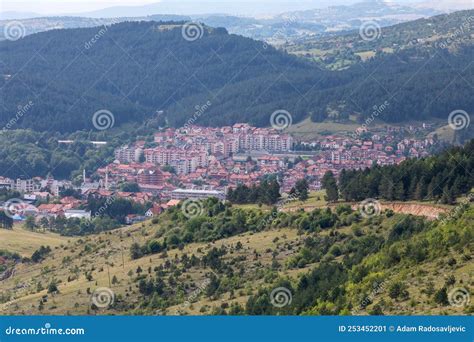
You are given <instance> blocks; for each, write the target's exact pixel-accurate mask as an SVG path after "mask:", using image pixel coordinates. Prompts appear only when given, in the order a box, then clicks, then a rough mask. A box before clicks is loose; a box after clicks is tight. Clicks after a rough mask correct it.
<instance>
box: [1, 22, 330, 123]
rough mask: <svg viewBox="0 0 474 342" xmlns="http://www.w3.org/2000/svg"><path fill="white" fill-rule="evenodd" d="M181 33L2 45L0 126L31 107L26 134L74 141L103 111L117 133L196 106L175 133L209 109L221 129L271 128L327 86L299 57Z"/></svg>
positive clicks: (58, 36) (144, 29) (160, 26)
mask: <svg viewBox="0 0 474 342" xmlns="http://www.w3.org/2000/svg"><path fill="white" fill-rule="evenodd" d="M182 27H183V26H182V23H172V22H167V23H161V22H160V23H157V22H128V23H120V24H115V25H112V26H109V27H106V28H104V27H96V28H81V29H68V30H53V31H48V32H43V33H38V34H34V35H30V36H26V37H25V38H23V39H20V40H18V41H13V42H12V41H5V42H2V43H1V44H0V56H1V60H2V63H1V64H0V70H1V71H0V74H1V75H3V78H2V79H1V81H0V82H1V87H2V91H3V94H2V95H3V101H4V106H2V107H1V109H0V111H1V113H0V120H1V124H2V125H4V124H5V123H6V122H7V121H8V120H10V119H11V117H12V116H13V114H14V113H15V112H16V111H17V106H18V105H22V104H23V105H24V104H26V103H28V102H29V101H30V100H31V101H32V102H33V103H34V104H33V105H32V106H31V109H30V110H29V111H28V113H27V114H25V115H24V116H23V117H22V118H21V119H20V120H19V121H18V122H17V125H18V127H21V126H23V127H31V128H34V129H39V130H57V131H75V130H78V129H84V128H93V125H92V116H93V114H94V113H95V112H96V111H97V110H100V109H107V110H109V111H111V112H112V113H113V114H114V116H115V125H116V126H117V125H119V124H121V123H123V122H126V121H138V122H141V121H143V120H146V119H150V118H152V117H153V116H154V115H156V112H157V111H160V110H166V109H167V108H168V107H170V106H172V105H175V104H176V103H177V102H181V101H183V100H185V99H186V98H189V97H191V96H194V97H195V102H193V103H192V107H191V108H190V110H184V109H183V108H180V110H179V115H176V116H175V115H168V119H169V120H170V124H176V125H178V124H183V123H184V122H185V121H186V120H188V119H189V118H190V117H191V116H192V114H193V113H194V111H195V109H194V107H195V106H199V105H204V104H206V103H207V102H208V101H210V103H211V104H212V105H211V108H212V111H211V112H210V115H216V113H218V115H219V119H220V120H219V122H215V123H216V124H217V123H224V122H232V121H236V120H239V121H246V120H248V121H253V120H252V118H255V117H254V114H256V113H261V115H262V116H263V117H266V120H265V119H262V120H258V121H259V122H258V123H259V124H261V125H263V124H265V125H268V122H269V121H268V118H269V117H270V115H271V113H272V112H273V111H275V110H277V109H279V108H280V107H284V108H286V107H288V106H290V107H293V106H295V105H296V102H297V101H298V100H299V96H297V94H298V93H305V92H307V91H308V90H309V88H310V87H311V86H312V85H313V84H314V83H315V81H316V80H321V79H322V80H324V78H325V77H329V73H328V72H324V71H320V70H319V69H317V68H313V67H311V66H309V65H308V64H306V62H303V61H300V60H298V59H297V58H296V57H294V56H290V55H288V54H285V53H281V52H278V51H277V50H275V49H274V48H272V47H270V46H266V45H265V46H264V44H263V43H262V42H258V41H254V40H252V39H249V38H244V37H241V36H236V35H229V34H228V33H227V31H226V30H225V29H211V28H209V27H202V26H201V27H199V26H196V27H191V28H190V31H189V33H188V34H189V37H188V36H186V35H183V32H182ZM193 29H195V31H194V32H193V31H192V30H193ZM193 34H196V35H197V36H192V35H193ZM200 35H202V37H200ZM185 38H188V39H185ZM323 84H326V85H327V86H329V85H330V84H331V83H330V82H326V81H324V82H323ZM270 87H272V89H274V90H273V91H271V90H269V91H268V92H267V93H266V95H268V94H269V93H272V94H273V95H275V96H272V97H271V99H269V98H268V96H265V98H264V99H263V100H262V101H260V102H259V101H258V98H259V96H260V95H264V92H265V91H266V90H267V88H270ZM238 90H241V91H242V94H241V95H240V96H239V97H238V98H234V99H233V100H232V103H222V101H221V102H219V99H227V97H228V95H229V94H230V92H231V91H238ZM254 102H255V103H254ZM229 108H231V109H232V110H231V111H229V110H228V109H229ZM248 108H250V109H251V110H250V109H248ZM206 115H207V113H206ZM214 119H215V118H212V120H214ZM209 120H211V118H209ZM212 120H211V121H212Z"/></svg>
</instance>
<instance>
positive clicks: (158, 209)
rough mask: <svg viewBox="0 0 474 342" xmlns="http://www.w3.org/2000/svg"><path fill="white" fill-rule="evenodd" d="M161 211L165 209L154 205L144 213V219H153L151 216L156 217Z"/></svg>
mask: <svg viewBox="0 0 474 342" xmlns="http://www.w3.org/2000/svg"><path fill="white" fill-rule="evenodd" d="M163 211H165V208H164V207H162V206H160V205H157V204H156V203H154V204H153V206H152V207H151V208H150V209H148V210H147V211H146V213H145V216H146V217H153V216H158V215H160V214H161V213H162V212H163Z"/></svg>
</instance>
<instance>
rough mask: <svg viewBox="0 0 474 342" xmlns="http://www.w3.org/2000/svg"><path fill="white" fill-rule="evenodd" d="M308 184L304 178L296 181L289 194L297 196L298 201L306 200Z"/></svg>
mask: <svg viewBox="0 0 474 342" xmlns="http://www.w3.org/2000/svg"><path fill="white" fill-rule="evenodd" d="M308 193H309V185H308V181H307V180H306V178H303V179H300V180H298V181H296V183H295V186H294V187H293V188H292V189H291V191H290V195H296V196H298V199H299V200H300V201H303V202H304V201H306V200H307V199H308V197H309V196H308Z"/></svg>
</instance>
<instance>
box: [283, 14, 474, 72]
mask: <svg viewBox="0 0 474 342" xmlns="http://www.w3.org/2000/svg"><path fill="white" fill-rule="evenodd" d="M473 23H474V10H466V11H459V12H454V13H451V14H441V15H437V16H433V17H430V18H420V19H417V20H412V21H409V22H406V23H401V24H397V25H393V26H388V27H382V26H381V25H379V24H378V23H377V22H375V21H358V22H357V24H358V25H359V26H358V28H357V29H356V30H353V31H350V32H346V33H340V32H339V33H338V32H334V33H332V34H324V35H322V34H320V35H316V36H313V37H303V38H301V39H295V40H294V41H292V42H288V43H287V44H284V45H283V46H282V47H283V48H285V50H287V51H288V52H290V53H293V54H296V55H299V56H302V57H306V58H308V59H310V60H312V61H316V62H318V63H319V64H321V65H322V66H325V67H329V68H332V69H343V68H346V67H348V66H349V65H352V64H354V63H357V62H360V61H364V60H367V59H368V58H371V57H373V56H375V54H377V53H381V52H383V53H396V52H398V51H400V50H404V49H410V48H415V47H416V48H418V49H422V50H426V49H432V48H433V46H438V47H441V48H450V49H451V50H453V49H455V48H456V46H458V45H460V44H461V45H462V44H472V42H473V39H472V27H473ZM359 27H360V28H361V29H360V30H359ZM335 47H336V48H335Z"/></svg>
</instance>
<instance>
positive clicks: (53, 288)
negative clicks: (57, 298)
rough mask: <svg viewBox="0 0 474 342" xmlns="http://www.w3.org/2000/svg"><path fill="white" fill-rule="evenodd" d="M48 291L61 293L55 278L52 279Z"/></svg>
mask: <svg viewBox="0 0 474 342" xmlns="http://www.w3.org/2000/svg"><path fill="white" fill-rule="evenodd" d="M48 293H59V290H58V286H57V284H56V281H55V280H51V283H49V285H48Z"/></svg>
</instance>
